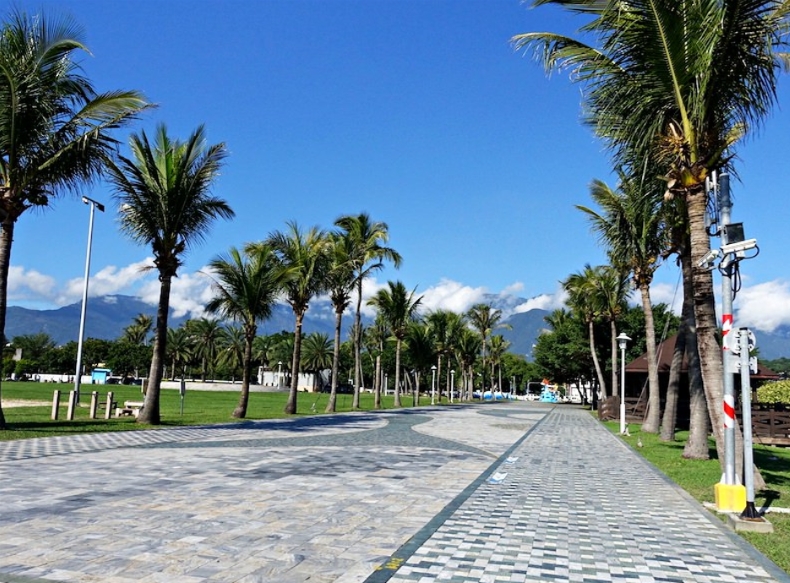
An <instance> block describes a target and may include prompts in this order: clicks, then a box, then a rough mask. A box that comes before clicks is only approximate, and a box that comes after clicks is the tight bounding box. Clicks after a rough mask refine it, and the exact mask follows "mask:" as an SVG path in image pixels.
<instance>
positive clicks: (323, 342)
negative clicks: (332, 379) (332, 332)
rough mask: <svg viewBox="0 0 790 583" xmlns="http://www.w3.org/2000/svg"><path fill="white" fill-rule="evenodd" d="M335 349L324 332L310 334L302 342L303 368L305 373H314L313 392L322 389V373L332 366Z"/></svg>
mask: <svg viewBox="0 0 790 583" xmlns="http://www.w3.org/2000/svg"><path fill="white" fill-rule="evenodd" d="M333 355H334V348H333V346H332V341H331V340H329V336H327V335H326V334H324V333H322V332H313V333H312V334H308V335H307V336H305V338H304V342H302V366H303V368H304V370H305V372H309V373H313V390H314V391H318V390H320V389H321V387H320V386H319V382H318V381H319V379H320V378H321V372H322V371H325V370H326V369H328V368H330V367H331V366H332V361H333Z"/></svg>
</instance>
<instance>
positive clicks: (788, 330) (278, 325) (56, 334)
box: [6, 295, 790, 360]
mask: <svg viewBox="0 0 790 583" xmlns="http://www.w3.org/2000/svg"><path fill="white" fill-rule="evenodd" d="M484 301H485V302H487V303H490V304H491V305H492V306H493V307H494V308H497V309H500V310H502V311H503V313H505V314H510V316H509V317H507V319H505V320H503V321H504V322H506V323H507V324H509V325H510V329H505V328H502V329H501V330H498V331H497V333H498V334H502V336H504V338H505V340H507V341H509V342H510V352H512V353H514V354H523V355H525V356H526V357H527V359H528V360H531V358H532V346H533V345H534V344H535V341H536V339H537V337H538V336H539V335H540V334H541V332H542V331H543V330H544V329H546V328H547V325H546V322H545V320H544V317H545V316H546V315H548V314H549V312H548V311H546V310H539V309H533V310H529V311H527V312H520V313H513V310H514V308H515V307H516V306H518V305H520V304H523V303H524V302H525V301H526V300H525V299H523V298H518V297H515V296H505V297H503V296H499V295H490V296H488V297H486V298H485V299H484ZM80 310H81V304H80V303H75V304H71V305H68V306H64V307H62V308H58V309H56V310H32V309H28V308H22V307H19V306H9V307H8V312H7V316H6V337H7V338H9V339H13V338H14V337H15V336H23V335H26V334H37V333H40V332H43V333H46V334H48V335H49V336H50V337H51V338H52V339H53V340H54V341H55V342H56V343H57V344H65V343H66V342H69V341H76V340H77V337H78V336H79V322H80ZM86 314H87V315H86V318H85V338H100V339H105V340H115V339H117V338H119V337H120V336H122V335H123V331H124V328H126V327H127V326H129V325H130V324H131V323H132V321H133V320H134V318H135V317H137V316H138V315H140V314H146V315H150V316H152V317H153V318H155V317H156V306H152V305H150V304H147V303H145V302H143V301H141V300H140V299H138V298H135V297H131V296H124V295H111V296H101V297H95V298H90V300H89V302H88V307H87V312H86ZM186 319H187V316H180V317H179V316H174V315H173V314H171V316H170V318H169V320H168V325H169V326H170V327H171V328H177V327H178V326H180V325H181V324H183V322H184V321H185V320H186ZM343 321H344V325H343V337H344V338H347V337H348V330H349V328H350V326H351V323H352V318H351V317H350V316H347V317H345V318H344V319H343ZM363 323H364V322H363ZM293 325H294V320H293V312H292V311H291V308H290V307H289V306H287V305H283V304H278V305H277V306H275V309H274V310H273V313H272V317H271V318H269V319H268V320H267V321H266V322H265V323H263V324H262V325H261V326H260V328H259V331H260V333H261V334H274V333H277V332H280V331H283V330H285V331H291V330H293ZM303 329H304V332H305V333H306V334H309V333H312V332H321V333H324V334H328V335H329V336H330V338H331V337H332V335H333V334H334V314H333V311H332V308H331V306H330V305H329V303H328V302H326V301H323V302H322V301H316V302H314V303H313V304H311V306H310V309H309V310H308V311H307V314H306V315H305V319H304V324H303ZM755 334H756V336H757V346H758V348H759V350H760V356H761V358H764V359H767V360H773V359H776V358H780V357H783V356H784V357H790V326H783V327H780V328H778V329H777V330H775V331H774V332H773V333H768V332H761V331H759V330H756V331H755Z"/></svg>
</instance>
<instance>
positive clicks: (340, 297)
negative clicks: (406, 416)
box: [326, 233, 359, 413]
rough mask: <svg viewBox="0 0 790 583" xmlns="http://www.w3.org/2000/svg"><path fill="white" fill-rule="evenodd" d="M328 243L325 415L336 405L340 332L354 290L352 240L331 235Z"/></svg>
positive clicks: (356, 402) (355, 400) (355, 404)
mask: <svg viewBox="0 0 790 583" xmlns="http://www.w3.org/2000/svg"><path fill="white" fill-rule="evenodd" d="M328 241H329V258H330V259H329V261H330V263H329V271H328V273H327V288H328V290H329V299H330V300H331V301H332V307H333V308H334V310H335V342H334V349H333V354H332V379H331V383H332V386H331V389H330V391H329V401H328V402H327V404H326V412H327V413H332V412H334V411H335V406H336V403H337V381H338V375H339V374H340V370H339V369H340V331H341V328H342V326H343V312H345V311H346V308H348V305H349V304H350V303H351V291H352V290H353V288H354V282H355V273H354V262H353V261H352V253H353V240H352V238H351V237H350V236H348V234H343V233H331V234H330V235H329V236H328ZM351 408H352V409H358V408H359V391H358V390H356V389H355V390H354V398H353V400H352V403H351Z"/></svg>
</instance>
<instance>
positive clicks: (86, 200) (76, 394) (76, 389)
mask: <svg viewBox="0 0 790 583" xmlns="http://www.w3.org/2000/svg"><path fill="white" fill-rule="evenodd" d="M82 202H84V203H85V204H87V205H90V209H91V212H90V219H88V250H87V252H86V254H85V280H84V282H83V284H82V309H81V311H80V334H79V338H78V342H77V370H76V374H75V375H74V399H75V402H74V405H75V406H76V405H77V403H79V402H80V382H81V380H82V339H83V338H84V337H85V312H86V310H87V307H88V279H89V277H90V273H91V243H92V242H93V215H94V211H95V210H96V209H99V210H100V211H101V212H104V205H103V204H101V203H100V202H96V201H95V200H93V199H92V198H88V197H87V196H83V197H82Z"/></svg>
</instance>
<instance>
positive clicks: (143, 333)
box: [121, 314, 154, 345]
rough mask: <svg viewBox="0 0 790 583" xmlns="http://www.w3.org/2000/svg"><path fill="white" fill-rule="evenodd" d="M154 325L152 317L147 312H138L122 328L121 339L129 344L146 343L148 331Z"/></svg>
mask: <svg viewBox="0 0 790 583" xmlns="http://www.w3.org/2000/svg"><path fill="white" fill-rule="evenodd" d="M153 325H154V319H153V318H152V317H151V316H149V315H148V314H138V315H137V316H135V317H134V320H133V321H132V323H131V324H129V325H128V326H127V327H126V328H124V329H123V336H122V337H121V340H124V341H125V342H129V343H130V344H138V345H139V344H146V343H147V341H148V333H149V332H151V327H152V326H153Z"/></svg>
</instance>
